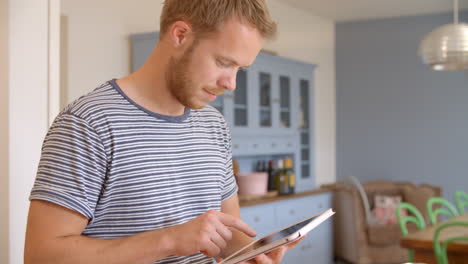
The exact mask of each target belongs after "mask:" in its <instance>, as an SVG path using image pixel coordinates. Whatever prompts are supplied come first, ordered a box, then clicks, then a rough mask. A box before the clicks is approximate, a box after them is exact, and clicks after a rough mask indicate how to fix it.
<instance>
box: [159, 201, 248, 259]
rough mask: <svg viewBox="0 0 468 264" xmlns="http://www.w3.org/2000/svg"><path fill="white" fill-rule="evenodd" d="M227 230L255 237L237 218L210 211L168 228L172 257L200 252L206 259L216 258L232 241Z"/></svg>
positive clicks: (230, 233) (230, 234)
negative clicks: (232, 229) (234, 230)
mask: <svg viewBox="0 0 468 264" xmlns="http://www.w3.org/2000/svg"><path fill="white" fill-rule="evenodd" d="M229 228H234V229H236V230H238V231H241V232H243V233H245V234H247V235H249V236H251V237H254V236H255V231H254V230H253V229H252V228H251V227H250V226H248V225H247V224H246V223H244V222H242V221H241V220H240V219H239V218H237V217H234V216H232V215H229V214H225V213H221V212H218V211H216V210H210V211H208V212H206V213H204V214H202V215H200V216H198V217H197V218H195V219H192V220H191V221H189V222H187V223H184V224H181V225H177V226H173V227H170V228H168V232H169V237H170V238H171V241H172V243H171V244H172V247H173V255H176V256H190V255H193V254H195V253H198V252H201V253H203V254H204V255H206V256H208V257H214V256H217V255H219V254H220V252H221V250H223V249H224V248H225V247H226V246H227V243H228V241H229V240H231V239H232V232H231V230H229Z"/></svg>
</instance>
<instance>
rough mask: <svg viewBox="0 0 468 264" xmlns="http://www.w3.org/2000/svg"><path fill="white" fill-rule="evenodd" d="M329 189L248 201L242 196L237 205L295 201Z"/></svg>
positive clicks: (329, 190)
mask: <svg viewBox="0 0 468 264" xmlns="http://www.w3.org/2000/svg"><path fill="white" fill-rule="evenodd" d="M331 191H332V190H331V189H327V188H321V189H316V190H313V191H307V192H301V193H295V194H288V195H277V196H273V197H271V196H270V197H261V196H260V197H259V198H258V199H249V200H247V201H243V200H242V196H240V197H239V204H240V207H248V206H254V205H260V204H265V203H272V202H277V201H282V200H289V199H295V198H300V197H305V196H309V195H316V194H320V193H326V192H331Z"/></svg>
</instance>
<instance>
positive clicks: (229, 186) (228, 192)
mask: <svg viewBox="0 0 468 264" xmlns="http://www.w3.org/2000/svg"><path fill="white" fill-rule="evenodd" d="M223 126H224V133H223V138H224V144H225V148H226V163H225V169H226V173H225V178H224V184H223V190H222V200H223V201H224V200H227V199H228V198H230V197H231V196H233V195H234V194H236V193H237V190H238V187H237V183H236V179H235V177H234V172H233V168H232V142H231V133H230V131H229V127H228V125H227V124H226V121H224V122H223Z"/></svg>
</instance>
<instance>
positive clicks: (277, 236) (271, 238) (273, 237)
mask: <svg viewBox="0 0 468 264" xmlns="http://www.w3.org/2000/svg"><path fill="white" fill-rule="evenodd" d="M319 216H320V215H317V216H314V217H311V218H308V219H306V220H304V221H302V222H299V223H297V224H295V225H292V226H290V227H287V228H285V229H283V230H281V231H278V232H275V233H273V234H270V235H267V236H265V237H263V238H260V239H258V240H256V241H254V242H253V243H252V244H250V246H249V247H247V248H245V249H244V250H242V251H239V252H237V253H236V254H235V255H232V256H230V257H229V258H233V257H236V256H240V255H243V254H246V253H248V252H250V251H252V250H255V249H257V248H260V247H262V246H264V245H267V244H270V243H273V242H275V241H278V240H281V239H283V238H286V237H288V236H290V235H292V234H294V232H296V231H298V230H299V229H301V228H303V227H304V226H306V225H307V224H309V223H310V222H312V221H314V220H315V219H316V218H317V217H319Z"/></svg>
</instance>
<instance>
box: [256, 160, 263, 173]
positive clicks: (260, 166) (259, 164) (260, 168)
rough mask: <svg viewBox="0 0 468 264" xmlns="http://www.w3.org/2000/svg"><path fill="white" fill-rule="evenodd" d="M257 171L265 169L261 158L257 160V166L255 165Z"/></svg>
mask: <svg viewBox="0 0 468 264" xmlns="http://www.w3.org/2000/svg"><path fill="white" fill-rule="evenodd" d="M255 171H256V172H262V171H263V166H262V161H261V160H259V161H257V166H255Z"/></svg>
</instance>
